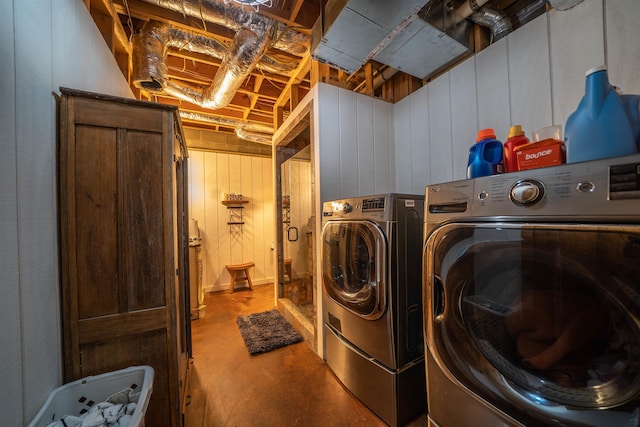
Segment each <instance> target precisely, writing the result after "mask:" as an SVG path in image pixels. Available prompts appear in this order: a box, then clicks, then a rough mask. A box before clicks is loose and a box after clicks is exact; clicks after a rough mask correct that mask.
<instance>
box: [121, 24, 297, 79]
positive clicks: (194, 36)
mask: <svg viewBox="0 0 640 427" xmlns="http://www.w3.org/2000/svg"><path fill="white" fill-rule="evenodd" d="M169 48H172V49H175V50H177V51H180V50H185V51H188V52H193V53H200V54H203V55H207V56H210V57H211V58H216V59H223V58H224V57H225V55H227V54H228V53H229V49H230V48H231V47H230V46H227V45H225V44H224V43H221V42H219V41H218V40H216V39H214V38H212V37H207V36H204V35H202V34H198V33H194V32H191V31H187V30H183V29H178V28H173V27H172V26H171V25H169V24H166V23H164V22H159V21H149V22H147V23H146V24H144V26H143V27H142V29H141V30H140V32H139V33H138V34H136V35H135V36H134V37H133V82H134V84H135V85H136V86H137V87H139V88H142V89H146V90H150V91H161V90H162V88H163V86H164V83H165V81H166V80H167V74H168V71H169V70H168V68H167V65H166V60H167V51H168V49H169ZM297 66H298V63H297V61H295V60H292V59H290V57H286V56H284V55H277V56H276V55H264V56H262V58H260V61H259V62H258V63H257V64H256V68H258V69H260V70H262V71H266V72H268V73H274V74H288V73H291V72H293V71H294V70H295V69H296V67H297Z"/></svg>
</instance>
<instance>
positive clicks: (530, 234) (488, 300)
mask: <svg viewBox="0 0 640 427" xmlns="http://www.w3.org/2000/svg"><path fill="white" fill-rule="evenodd" d="M639 259H640V229H638V228H637V227H636V228H635V229H633V228H630V227H626V228H625V227H616V226H610V227H604V226H580V227H571V226H566V227H560V226H557V225H549V224H547V225H538V226H533V225H528V226H518V225H512V224H502V225H500V226H496V225H495V224H479V225H450V226H446V227H443V228H441V229H440V230H439V231H437V232H436V233H434V235H433V236H432V237H431V238H430V239H429V241H428V243H427V263H426V264H427V265H426V268H427V276H426V277H427V281H428V287H429V288H430V289H429V290H428V292H429V294H430V295H431V297H432V302H431V313H430V317H429V319H430V320H429V324H430V328H431V331H430V332H431V337H430V345H431V346H432V347H434V349H433V350H434V351H433V353H435V355H436V357H437V358H439V359H440V361H441V362H442V363H443V364H444V365H446V367H447V369H449V370H450V372H451V373H453V375H454V376H455V377H456V378H458V379H459V380H460V381H461V382H462V383H464V384H465V385H466V386H467V387H469V388H470V389H471V390H473V391H474V392H475V393H477V394H479V395H480V396H482V397H483V398H484V399H486V400H488V401H490V402H492V403H493V404H494V405H496V406H497V407H499V408H501V409H503V410H504V411H505V412H507V413H523V411H522V410H518V408H517V407H520V409H521V408H522V406H525V407H527V411H524V412H528V413H530V414H534V418H536V420H525V421H526V422H527V424H528V423H529V422H539V421H540V420H544V419H547V420H548V419H549V418H550V417H551V418H554V419H562V420H565V421H567V422H581V421H583V419H582V418H581V417H584V416H585V414H589V415H588V416H589V417H591V418H589V424H590V425H612V424H611V422H612V419H613V418H611V416H612V415H613V414H615V415H616V418H615V419H617V420H618V421H620V423H618V422H616V423H614V424H617V425H622V424H625V425H626V424H628V423H629V422H631V421H632V420H633V419H636V420H637V414H638V413H640V401H639V400H638V396H639V395H640V329H639V326H638V325H639V323H638V321H639V320H640V269H639V268H638V260H639ZM514 405H515V406H516V408H514V407H513V406H514ZM603 409H607V410H608V411H603ZM634 413H635V415H634ZM617 416H620V418H617ZM634 417H636V418H634ZM599 419H601V421H598V420H599ZM622 421H624V423H623V422H622Z"/></svg>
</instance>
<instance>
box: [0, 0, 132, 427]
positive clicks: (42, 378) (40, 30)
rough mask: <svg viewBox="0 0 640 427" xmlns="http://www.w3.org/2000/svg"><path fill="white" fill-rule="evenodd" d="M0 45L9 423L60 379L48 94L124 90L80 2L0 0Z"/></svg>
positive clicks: (2, 337)
mask: <svg viewBox="0 0 640 427" xmlns="http://www.w3.org/2000/svg"><path fill="white" fill-rule="evenodd" d="M0 51H2V61H1V62H0V95H1V96H2V102H1V103H0V130H1V131H2V138H0V147H1V151H2V156H0V179H1V180H2V192H1V193H0V218H1V219H0V236H2V239H0V301H2V305H3V307H2V310H0V324H2V332H0V360H1V361H2V362H0V377H1V378H2V387H0V414H1V416H0V417H1V419H2V424H3V425H7V426H19V425H26V424H27V423H28V422H29V421H30V420H31V419H32V418H33V416H34V415H35V414H36V412H37V411H38V410H39V409H40V407H41V406H42V403H43V402H44V401H45V399H46V398H47V396H48V395H49V393H50V392H51V390H52V389H53V388H55V387H57V386H59V385H60V384H61V382H62V361H61V357H62V349H61V335H60V334H61V332H60V308H59V296H58V295H59V289H58V243H57V239H58V236H57V201H56V131H57V129H56V121H57V117H56V101H55V98H54V96H53V93H59V87H60V86H67V87H72V88H76V89H84V90H89V91H93V92H101V93H107V94H111V95H118V96H125V97H131V96H132V94H131V91H130V89H129V87H128V85H127V82H126V81H125V80H124V77H123V76H122V73H121V72H120V70H119V68H118V66H117V64H116V62H115V60H114V58H113V56H112V55H111V53H110V52H109V50H108V48H107V46H106V44H105V42H104V39H103V38H102V36H101V35H100V33H99V32H98V30H97V28H96V27H95V24H94V23H93V20H92V19H91V16H90V15H89V13H88V12H87V9H86V7H85V6H84V4H83V3H82V2H80V1H76V0H55V1H53V2H52V1H49V0H31V1H2V2H0Z"/></svg>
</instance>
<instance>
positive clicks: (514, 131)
mask: <svg viewBox="0 0 640 427" xmlns="http://www.w3.org/2000/svg"><path fill="white" fill-rule="evenodd" d="M522 135H524V132H523V130H522V125H513V126H511V127H510V128H509V136H508V137H507V138H513V137H514V136H522Z"/></svg>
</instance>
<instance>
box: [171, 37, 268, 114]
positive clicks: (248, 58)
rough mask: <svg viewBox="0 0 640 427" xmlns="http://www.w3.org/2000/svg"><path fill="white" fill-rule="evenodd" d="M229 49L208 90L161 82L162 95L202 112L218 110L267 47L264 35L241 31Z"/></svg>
mask: <svg viewBox="0 0 640 427" xmlns="http://www.w3.org/2000/svg"><path fill="white" fill-rule="evenodd" d="M233 40H234V45H233V49H232V50H231V51H230V52H228V54H227V55H225V57H224V59H223V60H222V64H221V65H220V68H219V69H218V72H217V73H216V75H215V77H214V78H213V82H212V83H211V86H209V87H198V86H193V85H188V84H181V83H176V82H172V81H169V80H165V81H164V82H162V83H163V89H164V93H167V94H169V95H172V96H175V97H176V98H179V99H182V100H185V101H189V102H193V103H195V104H197V105H200V106H201V107H203V108H212V109H216V108H222V107H225V106H227V105H229V103H230V102H231V99H232V98H233V95H235V93H236V91H237V90H238V88H239V87H240V85H242V82H243V81H244V79H245V78H246V77H247V76H248V75H249V73H251V71H252V70H253V67H254V66H255V64H256V63H257V62H258V61H259V60H260V58H261V57H262V55H263V54H264V51H265V50H266V49H267V45H268V44H269V37H268V35H267V31H264V30H263V29H255V30H253V31H252V30H248V29H245V28H241V29H240V30H238V32H237V33H236V36H235V37H234V39H233Z"/></svg>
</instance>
